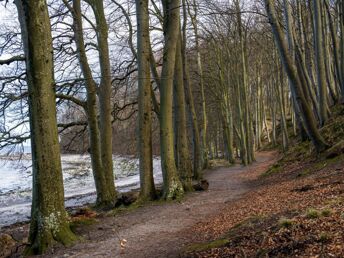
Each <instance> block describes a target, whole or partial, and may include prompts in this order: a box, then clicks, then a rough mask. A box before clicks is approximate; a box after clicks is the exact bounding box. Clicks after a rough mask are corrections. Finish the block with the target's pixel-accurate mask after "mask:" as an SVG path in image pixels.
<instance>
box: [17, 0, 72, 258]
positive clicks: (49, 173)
mask: <svg viewBox="0 0 344 258" xmlns="http://www.w3.org/2000/svg"><path fill="white" fill-rule="evenodd" d="M15 3H16V5H17V9H18V14H19V15H18V16H19V20H20V25H21V31H22V38H23V42H24V51H25V56H26V71H27V83H28V88H29V117H30V131H31V153H32V172H33V187H32V207H31V224H30V233H29V243H30V246H29V247H28V249H27V250H26V251H27V254H42V253H43V252H44V251H46V250H47V249H48V248H49V247H51V246H52V245H53V244H54V242H55V241H57V242H61V243H63V244H64V245H70V244H71V243H73V242H74V241H75V240H76V236H75V235H74V234H73V233H72V232H71V230H70V228H69V223H68V215H67V213H66V211H65V208H64V190H63V178H62V169H61V159H60V146H59V141H58V131H57V121H56V106H55V92H54V87H53V85H54V78H53V72H54V68H53V48H52V38H51V30H50V21H49V15H48V9H47V4H46V1H44V0H28V1H20V0H16V1H15Z"/></svg>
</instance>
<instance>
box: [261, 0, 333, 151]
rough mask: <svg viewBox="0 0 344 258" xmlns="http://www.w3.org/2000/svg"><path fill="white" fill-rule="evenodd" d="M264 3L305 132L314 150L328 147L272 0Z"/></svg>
mask: <svg viewBox="0 0 344 258" xmlns="http://www.w3.org/2000/svg"><path fill="white" fill-rule="evenodd" d="M265 4H266V10H267V13H268V17H269V20H270V24H271V26H272V30H273V34H274V37H275V41H276V44H277V47H278V49H279V52H280V56H281V60H282V62H283V64H284V68H285V70H286V72H287V74H288V77H289V79H290V81H291V85H292V86H293V87H294V93H296V98H295V99H296V100H297V102H298V104H299V105H300V109H301V115H302V116H303V123H304V125H305V128H306V130H307V134H308V136H309V137H310V138H311V140H312V142H313V144H314V146H315V148H316V150H317V151H318V152H322V151H324V150H325V149H327V148H328V145H327V143H326V142H325V140H324V139H323V138H322V136H321V135H320V133H319V130H318V128H317V123H316V119H315V117H314V115H313V112H312V110H311V108H310V106H309V105H308V103H307V100H306V98H305V96H304V93H303V91H302V85H301V81H300V79H299V77H298V75H297V73H296V69H295V65H294V64H293V60H292V58H291V57H290V56H289V54H288V47H287V43H286V42H285V40H284V37H283V33H282V29H281V28H280V25H279V23H278V21H277V16H276V12H275V7H274V4H273V1H272V0H265Z"/></svg>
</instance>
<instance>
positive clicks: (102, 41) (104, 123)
mask: <svg viewBox="0 0 344 258" xmlns="http://www.w3.org/2000/svg"><path fill="white" fill-rule="evenodd" d="M86 2H88V3H89V4H90V5H91V7H92V10H93V13H94V16H95V19H96V25H97V41H98V52H99V65H100V72H101V77H102V78H101V81H100V86H99V111H100V112H99V114H100V120H99V127H100V151H101V159H102V163H103V170H104V176H105V180H106V187H107V189H108V192H109V199H108V200H107V201H106V202H105V201H103V205H105V206H111V205H114V204H115V203H116V190H115V179H114V173H113V161H112V114H111V112H112V105H111V97H112V85H111V66H110V56H109V44H108V25H107V22H106V19H105V13H104V6H103V0H87V1H86Z"/></svg>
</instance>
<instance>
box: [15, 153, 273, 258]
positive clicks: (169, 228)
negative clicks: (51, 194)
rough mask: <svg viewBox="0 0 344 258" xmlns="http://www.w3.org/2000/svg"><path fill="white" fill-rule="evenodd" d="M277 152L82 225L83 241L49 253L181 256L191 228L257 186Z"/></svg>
mask: <svg viewBox="0 0 344 258" xmlns="http://www.w3.org/2000/svg"><path fill="white" fill-rule="evenodd" d="M277 156H278V155H277V153H276V152H261V153H258V154H257V162H255V163H254V164H253V165H251V166H249V167H242V166H241V165H236V166H233V167H220V168H215V169H212V170H208V171H207V172H206V173H205V178H206V179H207V180H208V181H209V184H210V185H209V190H208V191H205V192H194V193H190V194H188V195H187V196H186V197H185V198H184V199H183V200H182V201H180V202H170V203H159V202H158V203H152V204H150V205H146V206H144V207H140V208H137V209H135V210H128V211H125V212H121V213H119V214H117V215H116V216H103V217H98V218H97V222H96V223H95V224H92V225H87V226H85V225H83V226H82V227H79V228H77V231H78V233H80V234H81V235H82V237H83V238H84V241H81V242H80V243H77V244H76V245H74V246H72V247H70V248H64V247H58V248H56V249H55V250H52V251H51V253H49V254H47V255H46V256H45V257H150V258H151V257H178V256H179V254H180V253H181V251H182V250H183V248H184V247H185V246H187V245H189V244H190V243H192V241H193V238H192V237H190V233H191V230H192V228H193V227H195V226H196V225H198V224H200V223H203V222H204V223H206V221H208V220H209V219H210V218H211V217H213V216H214V215H216V214H218V213H221V211H222V210H223V209H225V208H228V207H230V206H231V203H232V202H234V201H235V200H238V199H239V198H240V197H242V196H243V195H244V194H245V193H247V192H249V191H250V190H253V189H254V188H255V186H254V185H252V184H251V183H249V181H248V180H247V178H251V177H250V176H249V175H250V174H252V173H253V174H261V173H263V172H264V171H265V170H267V168H268V167H269V166H271V165H272V164H273V163H274V162H275V161H276V159H277ZM26 229H27V226H24V227H21V230H22V231H23V230H24V231H26ZM12 233H13V232H12ZM22 234H23V233H22ZM191 234H192V233H191ZM202 238H204V239H206V238H207V237H206V236H202ZM123 239H125V242H123ZM121 240H122V244H124V245H125V247H124V248H121Z"/></svg>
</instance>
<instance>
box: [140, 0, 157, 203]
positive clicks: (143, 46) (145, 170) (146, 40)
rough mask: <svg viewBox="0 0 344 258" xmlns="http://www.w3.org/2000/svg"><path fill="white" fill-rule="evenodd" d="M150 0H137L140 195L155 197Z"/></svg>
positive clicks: (143, 197)
mask: <svg viewBox="0 0 344 258" xmlns="http://www.w3.org/2000/svg"><path fill="white" fill-rule="evenodd" d="M148 2H149V0H136V16H137V28H138V29H137V61H138V77H139V79H138V84H139V86H138V87H139V98H138V101H139V128H138V138H139V155H140V186H141V187H140V198H141V199H142V200H153V199H155V197H156V193H155V186H154V178H153V156H152V103H151V101H152V98H151V82H150V61H149V59H150V37H149V13H148Z"/></svg>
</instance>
